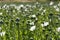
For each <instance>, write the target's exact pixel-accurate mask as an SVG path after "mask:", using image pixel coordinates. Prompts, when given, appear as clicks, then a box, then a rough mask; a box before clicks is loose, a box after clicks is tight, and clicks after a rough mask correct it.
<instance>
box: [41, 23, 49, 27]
mask: <svg viewBox="0 0 60 40" xmlns="http://www.w3.org/2000/svg"><path fill="white" fill-rule="evenodd" d="M48 25H49V22H44V23H43V24H41V26H42V27H44V26H48Z"/></svg>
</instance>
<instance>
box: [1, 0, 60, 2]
mask: <svg viewBox="0 0 60 40" xmlns="http://www.w3.org/2000/svg"><path fill="white" fill-rule="evenodd" d="M36 1H38V2H47V1H60V0H0V2H36Z"/></svg>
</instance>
